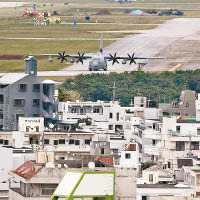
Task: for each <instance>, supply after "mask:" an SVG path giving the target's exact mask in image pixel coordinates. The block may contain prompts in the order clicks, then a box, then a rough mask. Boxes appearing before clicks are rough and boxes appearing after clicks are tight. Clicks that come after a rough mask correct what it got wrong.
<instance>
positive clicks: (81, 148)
mask: <svg viewBox="0 0 200 200" xmlns="http://www.w3.org/2000/svg"><path fill="white" fill-rule="evenodd" d="M55 149H56V152H63V151H66V152H90V145H63V146H62V145H58V146H55Z"/></svg>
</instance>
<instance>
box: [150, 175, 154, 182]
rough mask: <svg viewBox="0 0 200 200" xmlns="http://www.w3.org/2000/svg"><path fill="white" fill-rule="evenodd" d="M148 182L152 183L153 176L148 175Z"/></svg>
mask: <svg viewBox="0 0 200 200" xmlns="http://www.w3.org/2000/svg"><path fill="white" fill-rule="evenodd" d="M149 181H150V182H152V181H153V174H149Z"/></svg>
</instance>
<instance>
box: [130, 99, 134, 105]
mask: <svg viewBox="0 0 200 200" xmlns="http://www.w3.org/2000/svg"><path fill="white" fill-rule="evenodd" d="M130 106H131V107H133V106H134V104H133V100H132V99H131V103H130Z"/></svg>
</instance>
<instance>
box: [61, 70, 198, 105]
mask: <svg viewBox="0 0 200 200" xmlns="http://www.w3.org/2000/svg"><path fill="white" fill-rule="evenodd" d="M114 82H115V85H116V89H115V93H116V96H115V100H119V101H120V104H121V105H122V106H128V105H130V102H131V100H132V101H133V98H134V96H146V97H147V98H148V99H150V100H153V101H155V102H161V103H162V102H171V101H174V100H179V96H180V94H181V91H182V90H185V89H189V90H194V91H196V92H197V93H200V70H194V71H176V72H162V73H150V72H142V71H134V72H130V73H129V72H124V73H120V74H119V73H110V74H89V75H79V76H76V77H73V78H69V79H67V80H66V81H65V82H64V83H63V85H62V86H61V87H60V89H59V90H60V97H61V98H60V100H61V101H65V100H66V99H67V100H70V98H69V95H68V96H67V95H64V94H65V93H66V94H68V93H69V92H66V91H74V92H76V93H77V94H78V95H77V96H79V94H80V99H82V100H84V101H97V100H103V101H109V100H112V99H113V85H114ZM73 100H74V99H73Z"/></svg>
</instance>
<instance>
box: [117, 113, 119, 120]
mask: <svg viewBox="0 0 200 200" xmlns="http://www.w3.org/2000/svg"><path fill="white" fill-rule="evenodd" d="M116 118H117V121H119V113H117V117H116Z"/></svg>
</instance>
